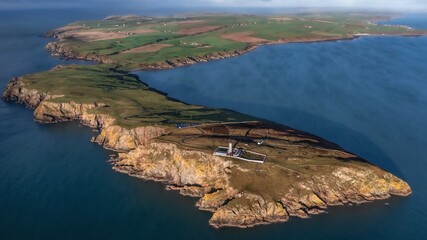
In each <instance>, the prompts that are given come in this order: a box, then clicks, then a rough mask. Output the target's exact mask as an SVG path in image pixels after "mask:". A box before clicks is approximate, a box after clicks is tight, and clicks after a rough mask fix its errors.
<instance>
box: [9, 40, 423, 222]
mask: <svg viewBox="0 0 427 240" xmlns="http://www.w3.org/2000/svg"><path fill="white" fill-rule="evenodd" d="M397 35H399V36H405V35H402V34H397ZM371 36H373V35H371ZM383 36H396V35H383ZM409 36H411V37H415V36H420V35H419V34H409ZM359 37H362V36H355V35H353V36H351V37H348V38H342V37H341V38H327V39H299V40H298V41H289V40H287V41H275V42H268V43H261V44H256V45H251V46H248V47H247V48H246V49H244V50H242V51H234V52H226V53H223V54H218V53H212V54H207V55H204V56H202V57H196V58H194V57H192V58H182V59H175V60H173V61H171V62H170V61H166V62H163V63H156V64H154V65H153V66H151V65H147V66H144V67H143V68H142V70H161V69H170V68H175V67H181V66H187V65H191V64H196V63H200V62H208V61H213V60H218V59H223V58H228V57H235V56H240V55H242V54H245V53H247V52H250V51H252V50H254V49H256V48H257V47H258V46H263V45H271V44H284V43H311V42H327V41H341V40H353V39H355V38H359ZM48 46H49V45H48ZM56 47H57V46H56V45H55V46H53V47H51V49H49V51H50V52H51V54H52V55H56V56H58V57H65V58H70V59H82V60H90V61H98V62H101V63H105V64H111V63H112V62H110V61H109V59H108V58H103V57H97V56H89V57H88V56H86V57H82V58H79V57H80V56H77V55H74V54H73V53H67V51H66V50H65V51H63V50H60V49H56ZM97 58H98V59H97ZM135 70H141V69H135ZM129 72H130V71H125V74H127V75H131V74H129ZM24 80H25V77H23V78H15V79H12V80H11V82H10V83H9V85H8V86H7V88H6V90H5V92H4V93H3V99H4V100H7V101H16V102H18V103H22V104H25V105H26V106H27V107H29V108H32V109H34V118H35V120H36V121H37V122H39V123H59V122H64V121H80V122H81V123H82V124H83V125H85V126H88V127H90V128H94V129H98V130H100V133H99V135H98V136H97V137H95V138H93V139H92V141H93V142H95V143H97V144H99V145H101V146H102V147H103V148H105V149H109V150H112V151H114V152H116V153H117V154H118V156H117V157H116V158H114V159H112V161H111V164H112V167H113V169H114V170H115V171H118V172H121V173H125V174H127V175H130V176H134V177H138V178H141V179H144V180H151V181H157V182H161V183H163V184H165V185H166V189H167V190H177V191H180V193H181V194H182V195H185V196H191V197H198V198H199V200H198V202H197V204H196V206H197V207H198V208H199V209H200V210H204V211H210V212H213V215H212V218H211V220H210V222H209V223H210V225H211V226H213V227H215V228H219V227H239V228H247V227H253V226H256V225H264V224H271V223H277V222H286V221H288V220H289V219H290V218H291V217H294V216H296V217H300V218H307V217H309V216H310V215H314V214H319V213H324V212H326V211H327V208H328V207H330V206H336V205H352V204H360V203H364V202H369V201H374V200H380V199H386V198H389V197H390V196H391V195H398V196H408V195H410V194H411V193H412V190H411V188H410V186H409V185H408V184H407V183H406V182H404V181H403V180H401V179H399V178H397V177H395V176H394V175H392V174H391V173H388V172H386V171H384V170H382V169H381V168H378V167H376V166H374V165H372V164H369V163H368V162H367V161H366V160H364V159H360V158H359V157H357V156H355V155H354V154H352V153H349V152H346V151H345V150H343V149H341V148H340V147H339V146H337V145H334V144H333V143H330V142H328V141H327V140H324V139H322V138H319V137H316V136H313V135H311V134H308V133H304V132H301V131H298V130H295V129H292V128H288V127H286V126H283V125H279V124H274V123H263V122H262V121H259V122H257V124H259V125H258V126H257V127H259V129H262V130H265V129H269V130H271V129H273V130H275V131H277V132H278V133H279V134H280V135H287V136H286V138H285V139H281V140H283V141H288V142H290V143H292V144H294V143H293V141H294V140H289V139H291V138H297V139H298V138H303V139H304V141H306V140H307V139H309V140H310V141H311V142H312V143H311V144H313V143H314V144H313V145H310V147H313V146H314V149H317V150H319V149H321V150H322V151H329V150H331V152H330V153H333V154H337V156H343V157H344V158H348V159H349V160H348V161H354V162H357V164H361V166H359V165H357V168H355V166H353V165H351V164H349V163H343V164H342V165H341V163H340V164H339V165H338V166H337V167H336V169H335V168H334V171H333V172H330V173H328V174H326V175H324V176H316V175H310V179H309V180H306V179H304V180H302V179H301V180H298V182H297V184H295V186H294V188H293V189H286V190H289V191H288V192H286V193H285V194H282V193H281V194H282V195H279V196H274V197H271V198H269V196H268V194H267V195H266V194H257V193H253V192H248V191H246V189H245V188H241V187H240V186H236V185H233V183H232V182H233V179H232V178H233V176H232V174H233V173H235V172H241V173H245V172H251V173H252V174H258V172H256V171H254V168H253V166H251V165H250V164H249V165H248V164H245V163H240V162H236V161H233V160H229V159H225V158H220V157H214V156H212V154H211V152H209V151H206V150H197V149H195V148H187V147H186V146H185V145H181V144H179V143H177V142H173V141H170V140H168V139H167V138H165V137H164V136H166V135H173V134H174V133H176V132H178V133H179V132H180V130H175V129H171V128H170V127H164V126H155V125H153V126H143V127H136V128H126V127H122V126H119V125H117V124H115V121H116V119H114V117H112V116H111V115H108V114H100V113H94V110H96V109H99V108H104V107H106V106H107V105H106V104H105V103H103V102H98V101H95V102H93V103H90V104H88V103H81V102H78V101H73V100H70V101H68V100H67V101H62V102H61V101H57V100H54V99H60V98H61V97H63V95H60V94H59V95H56V94H54V93H52V92H49V91H46V92H43V91H39V90H37V89H33V88H31V86H29V85H28V84H27V83H25V81H24ZM138 81H141V80H139V79H138ZM151 91H156V90H155V89H151ZM157 92H158V91H157ZM158 93H159V92H158ZM162 95H166V94H163V93H162ZM233 124H235V123H232V122H227V123H225V124H224V125H226V126H227V127H233ZM202 127H203V126H202ZM239 137H240V136H239ZM288 137H290V138H288ZM301 146H302V147H304V145H303V144H301ZM325 146H328V147H325ZM329 148H331V149H329ZM325 149H326V150H325ZM332 150H333V151H332ZM310 151H311V149H310ZM164 156H168V157H166V158H165V157H164ZM289 159H291V160H292V161H295V159H292V158H289ZM267 164H268V165H267V166H266V167H264V166H262V167H261V170H263V171H265V172H269V171H270V170H271V169H274V168H275V167H276V166H274V165H273V164H271V163H267ZM359 167H361V168H360V169H359ZM286 171H288V169H287V170H286ZM310 171H313V173H315V169H310ZM261 172H262V171H261ZM289 173H291V174H290V175H291V176H292V174H294V173H292V171H289V172H288V174H289ZM310 174H311V173H310ZM293 176H296V177H298V178H299V177H300V175H299V174H296V175H293ZM251 177H252V176H251V175H247V176H246V178H251ZM328 178H333V181H332V180H331V181H329V180H328ZM280 180H284V181H285V182H286V180H287V178H282V179H280ZM313 181H314V182H313ZM349 181H351V184H352V185H351V186H353V184H354V185H355V186H356V187H354V188H350V189H348V186H347V185H346V184H348V182H349ZM319 182H320V183H322V184H319ZM334 184H335V185H334ZM332 186H334V187H332ZM337 186H338V188H337V189H334V188H335V187H337ZM307 188H308V189H309V190H308V191H306V190H307Z"/></svg>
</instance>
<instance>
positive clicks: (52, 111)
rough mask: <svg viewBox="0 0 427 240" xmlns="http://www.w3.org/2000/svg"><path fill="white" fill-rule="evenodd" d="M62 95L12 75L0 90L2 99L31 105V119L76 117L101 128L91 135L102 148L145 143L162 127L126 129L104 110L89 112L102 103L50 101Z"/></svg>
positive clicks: (46, 120) (122, 148)
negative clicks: (28, 84)
mask: <svg viewBox="0 0 427 240" xmlns="http://www.w3.org/2000/svg"><path fill="white" fill-rule="evenodd" d="M59 97H62V96H56V95H51V94H49V93H40V92H38V91H37V90H34V89H28V88H27V87H26V86H25V84H24V83H23V81H22V80H21V79H19V78H14V79H12V80H11V81H10V83H9V84H8V85H7V87H6V89H5V91H4V92H3V99H5V100H8V101H17V102H19V103H23V104H25V105H26V106H28V107H30V108H33V109H34V119H35V120H36V121H37V122H41V123H55V122H64V121H72V120H77V121H80V122H81V123H82V124H84V125H87V126H89V127H92V128H98V129H101V133H100V134H99V135H98V136H97V137H96V138H95V139H94V141H95V142H97V143H99V144H101V145H103V146H104V147H105V148H108V149H111V150H115V151H129V150H131V149H135V148H136V147H137V146H139V145H144V144H146V143H147V142H148V141H149V140H150V139H152V138H154V137H157V136H160V135H161V134H163V133H164V131H165V130H164V129H162V128H160V127H154V126H146V127H137V128H134V129H126V128H123V127H120V126H117V125H114V121H115V119H114V118H112V117H111V116H109V115H107V114H100V113H96V114H95V113H93V111H91V110H94V109H96V108H100V107H103V106H105V104H103V103H97V102H95V103H76V102H73V101H69V102H60V101H52V100H53V99H55V98H59Z"/></svg>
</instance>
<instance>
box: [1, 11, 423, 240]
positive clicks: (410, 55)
mask: <svg viewBox="0 0 427 240" xmlns="http://www.w3.org/2000/svg"><path fill="white" fill-rule="evenodd" d="M112 13H117V10H115V11H111V10H96V11H92V10H87V11H82V10H79V9H74V10H61V9H51V10H40V9H38V10H19V11H12V10H10V11H0V29H1V31H0V66H1V67H0V86H1V88H4V87H5V86H6V84H7V82H8V81H9V79H10V78H11V77H13V76H19V75H22V74H27V73H31V72H37V71H42V70H47V69H50V68H51V67H53V66H55V65H57V64H68V63H74V62H66V61H62V60H59V59H55V58H53V57H50V56H49V54H48V53H47V52H46V50H45V49H44V45H45V44H46V43H47V41H48V40H47V39H43V38H40V37H38V36H39V34H40V33H42V32H44V31H47V30H49V29H51V28H54V27H58V26H61V25H64V24H66V23H68V22H71V21H74V20H79V19H94V18H101V17H104V16H106V15H109V14H112ZM146 14H147V13H146ZM390 22H392V23H394V24H402V23H403V24H407V25H411V26H413V27H418V28H422V27H424V28H427V17H426V15H422V14H419V15H417V14H412V15H408V16H404V17H402V18H398V19H393V20H392V21H390ZM138 74H139V75H140V76H141V79H142V80H143V81H144V82H146V83H148V84H149V85H150V86H151V87H154V88H157V89H159V90H161V91H164V92H166V93H168V94H169V95H170V96H171V97H174V98H177V99H180V100H183V101H185V102H188V103H193V104H202V105H207V106H211V107H218V108H230V109H233V110H237V111H241V112H244V113H248V114H252V115H255V116H258V117H261V118H265V119H269V120H273V121H276V122H278V123H282V124H285V125H288V126H291V127H294V128H298V129H301V130H305V131H308V132H310V133H314V134H317V135H319V136H321V137H323V138H326V139H328V140H330V141H333V142H335V143H338V144H339V145H341V146H342V147H344V148H345V149H347V150H349V151H351V152H354V153H356V154H358V155H360V156H362V157H364V158H365V159H367V160H369V161H370V162H372V163H375V164H377V165H379V166H381V167H383V168H385V169H387V170H389V171H391V172H393V173H394V174H396V175H398V176H399V177H402V178H403V179H405V180H406V181H408V183H409V184H410V185H411V186H412V188H413V192H414V193H413V195H412V196H410V197H407V198H400V197H393V198H391V199H388V200H385V201H377V202H373V203H368V204H363V205H360V206H351V207H334V208H330V209H329V211H328V214H322V215H318V216H313V217H311V218H310V219H296V218H293V219H291V221H290V222H288V223H284V224H273V225H269V226H261V227H256V228H252V229H219V230H217V229H213V228H211V227H209V226H208V220H209V217H210V215H211V213H208V212H202V211H199V210H197V208H196V207H195V206H194V204H195V202H196V199H193V198H189V197H184V196H181V195H179V194H178V193H177V192H174V191H165V190H164V186H163V185H162V184H159V183H153V182H147V181H142V180H140V179H136V178H132V177H129V176H126V175H124V174H120V173H117V172H115V171H113V170H112V169H111V166H110V164H109V163H107V160H108V159H109V155H110V154H111V152H108V151H106V150H104V149H102V148H101V147H100V146H98V145H96V144H93V143H91V142H90V141H89V139H90V138H91V137H92V136H94V135H95V134H96V133H95V132H92V131H91V130H90V129H88V128H85V127H81V126H79V124H78V123H63V124H48V125H40V124H37V123H35V122H33V120H32V111H31V110H28V109H26V108H25V107H24V106H22V105H19V104H15V103H8V102H3V101H0V239H171V238H173V239H200V238H202V239H427V228H426V227H425V226H426V225H427V204H426V202H427V188H426V187H425V183H426V182H427V174H426V172H427V125H426V124H427V37H418V38H408V37H364V38H359V39H356V40H352V41H338V42H325V43H310V44H286V45H275V46H263V47H260V48H258V49H256V50H255V51H253V52H251V53H248V54H245V55H244V56H240V57H236V58H231V59H226V60H221V61H215V62H210V63H206V64H199V65H193V66H189V67H183V68H178V69H174V70H167V71H151V72H138Z"/></svg>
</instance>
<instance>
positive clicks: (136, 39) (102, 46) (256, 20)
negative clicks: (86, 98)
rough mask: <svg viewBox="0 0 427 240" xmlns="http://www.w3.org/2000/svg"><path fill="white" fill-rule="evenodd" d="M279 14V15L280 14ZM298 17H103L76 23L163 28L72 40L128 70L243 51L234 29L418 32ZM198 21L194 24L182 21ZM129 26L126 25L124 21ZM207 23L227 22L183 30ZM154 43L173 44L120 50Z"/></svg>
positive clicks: (342, 18) (287, 34) (300, 34)
mask: <svg viewBox="0 0 427 240" xmlns="http://www.w3.org/2000/svg"><path fill="white" fill-rule="evenodd" d="M278 17H279V16H278ZM289 17H290V18H292V20H284V21H281V20H277V19H275V18H274V17H262V16H251V15H225V16H224V15H223V16H200V17H192V18H186V19H183V18H158V19H151V20H146V19H144V20H138V19H134V20H117V19H116V20H108V21H106V20H102V21H86V22H76V23H73V24H72V25H77V26H83V25H85V26H86V27H89V28H86V29H83V30H79V31H106V32H108V31H115V32H119V31H120V32H127V31H133V30H137V29H152V30H156V31H157V32H154V33H144V34H136V35H134V36H129V37H127V38H121V39H111V40H101V41H95V42H83V41H79V40H75V39H69V40H66V41H65V43H66V44H68V45H69V46H70V47H71V49H73V51H74V52H75V53H77V54H79V55H87V54H96V55H100V56H101V55H103V56H110V58H112V59H113V60H115V61H116V62H118V63H120V64H121V65H123V66H125V67H126V69H132V68H137V67H138V65H139V64H141V63H155V62H163V61H165V60H168V59H174V58H182V57H192V56H201V55H205V54H207V53H212V52H224V51H225V52H226V51H234V50H241V49H243V48H245V47H246V46H247V45H249V44H246V43H242V42H233V41H230V40H226V39H223V38H221V35H223V34H225V33H232V32H244V31H250V32H252V33H253V35H252V36H254V37H259V38H263V39H267V40H269V41H279V40H289V41H298V39H317V38H337V37H350V36H352V34H356V33H369V34H408V33H416V32H415V31H413V30H409V29H406V28H402V27H397V26H384V25H376V24H371V23H370V21H375V20H376V19H378V17H377V16H375V15H351V14H322V15H313V14H312V15H307V14H306V15H304V14H301V15H291V16H289ZM189 20H197V21H196V22H193V23H191V22H190V23H188V22H187V23H185V24H184V23H182V21H189ZM123 24H124V25H123ZM202 26H222V28H221V29H218V30H215V31H211V32H207V33H201V34H195V35H184V34H182V31H183V30H185V29H191V28H196V27H202ZM183 42H186V43H199V44H207V45H209V46H210V47H209V48H198V47H194V46H191V45H189V44H183ZM150 43H165V44H172V45H173V46H172V47H167V48H164V49H161V50H160V51H158V52H151V53H127V54H123V53H120V52H122V51H125V50H129V49H133V48H137V47H140V46H143V45H147V44H150Z"/></svg>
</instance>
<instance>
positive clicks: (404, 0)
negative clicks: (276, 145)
mask: <svg viewBox="0 0 427 240" xmlns="http://www.w3.org/2000/svg"><path fill="white" fill-rule="evenodd" d="M94 5H95V6H96V5H106V6H117V7H123V8H134V7H135V8H162V7H168V8H198V7H199V8H200V7H203V8H209V7H212V8H228V7H229V8H236V7H241V8H251V7H265V8H269V7H270V8H295V7H301V8H319V7H322V8H330V7H338V8H357V9H378V10H412V11H417V10H419V11H426V10H427V0H0V8H52V7H84V6H94Z"/></svg>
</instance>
